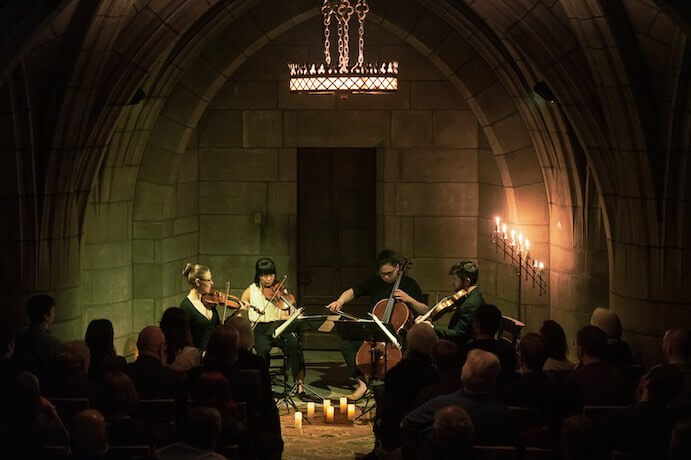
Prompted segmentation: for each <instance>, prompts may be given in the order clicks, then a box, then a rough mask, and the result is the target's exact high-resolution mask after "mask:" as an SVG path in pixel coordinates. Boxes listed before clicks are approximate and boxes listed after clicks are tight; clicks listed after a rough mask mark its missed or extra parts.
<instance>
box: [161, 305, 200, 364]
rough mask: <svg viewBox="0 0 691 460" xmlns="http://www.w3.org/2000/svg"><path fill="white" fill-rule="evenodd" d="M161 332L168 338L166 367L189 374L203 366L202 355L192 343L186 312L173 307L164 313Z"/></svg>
mask: <svg viewBox="0 0 691 460" xmlns="http://www.w3.org/2000/svg"><path fill="white" fill-rule="evenodd" d="M161 330H162V331H163V334H164V335H165V337H166V361H165V364H166V366H168V367H170V368H171V369H173V370H175V371H181V372H187V371H188V370H190V369H192V368H194V367H198V366H200V365H201V361H202V355H201V353H200V352H199V350H198V349H197V348H196V347H195V346H194V345H193V343H192V333H191V332H190V321H189V318H188V316H187V313H185V310H183V309H182V308H178V307H171V308H168V309H167V310H166V311H164V312H163V316H162V317H161Z"/></svg>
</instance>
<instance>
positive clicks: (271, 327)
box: [254, 321, 354, 379]
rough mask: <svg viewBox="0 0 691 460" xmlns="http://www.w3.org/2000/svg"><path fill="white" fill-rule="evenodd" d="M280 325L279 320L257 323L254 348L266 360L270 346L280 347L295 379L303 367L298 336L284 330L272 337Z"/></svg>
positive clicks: (303, 362)
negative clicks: (277, 335) (276, 336)
mask: <svg viewBox="0 0 691 460" xmlns="http://www.w3.org/2000/svg"><path fill="white" fill-rule="evenodd" d="M280 325H281V322H280V321H273V322H271V323H257V325H256V326H255V328H254V350H255V351H256V352H257V356H261V357H262V358H264V359H266V361H267V362H268V361H269V353H270V351H271V347H278V348H280V349H281V350H282V351H283V354H284V355H285V356H286V359H287V361H288V367H290V370H291V371H292V375H293V379H297V375H298V374H299V373H300V371H302V370H304V369H305V357H304V356H303V354H302V349H301V348H300V343H299V341H298V337H297V335H296V334H295V333H294V332H284V333H283V334H281V336H280V337H278V338H277V339H274V338H273V337H272V335H273V333H274V331H275V330H276V328H277V327H278V326H280ZM353 359H354V358H353Z"/></svg>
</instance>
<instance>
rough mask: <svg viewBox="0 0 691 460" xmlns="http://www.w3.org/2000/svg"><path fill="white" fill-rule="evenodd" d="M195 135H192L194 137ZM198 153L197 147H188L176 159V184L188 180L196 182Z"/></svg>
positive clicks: (197, 178)
mask: <svg viewBox="0 0 691 460" xmlns="http://www.w3.org/2000/svg"><path fill="white" fill-rule="evenodd" d="M196 137H197V136H196V131H195V135H193V136H192V138H193V139H196ZM198 163H199V155H198V153H197V148H196V147H194V148H189V149H187V151H186V152H185V154H184V155H181V156H180V158H179V160H178V170H177V182H178V184H185V183H188V182H197V181H198V180H199V164H198Z"/></svg>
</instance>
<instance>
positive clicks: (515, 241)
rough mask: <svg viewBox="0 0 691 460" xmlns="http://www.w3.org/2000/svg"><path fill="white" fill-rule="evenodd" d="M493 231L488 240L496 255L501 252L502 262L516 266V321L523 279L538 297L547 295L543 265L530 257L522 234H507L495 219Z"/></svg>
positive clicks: (519, 310) (528, 247) (519, 307)
mask: <svg viewBox="0 0 691 460" xmlns="http://www.w3.org/2000/svg"><path fill="white" fill-rule="evenodd" d="M494 220H495V224H496V225H495V227H494V231H493V232H492V233H491V235H490V240H491V241H492V244H494V247H495V250H496V252H497V253H498V252H499V251H501V252H502V255H503V257H504V260H507V259H508V260H509V262H510V263H511V265H513V264H516V265H517V266H518V273H517V275H518V319H519V320H520V319H521V290H522V282H523V277H524V276H525V282H526V283H527V282H532V286H533V288H535V287H537V289H538V293H539V295H544V294H546V293H547V281H546V280H545V279H543V277H542V272H543V270H544V269H545V264H544V262H542V261H539V260H537V259H535V258H533V257H531V256H530V241H529V240H528V239H527V238H526V239H525V240H524V239H523V233H521V232H520V231H519V232H518V233H516V230H513V229H512V230H510V231H509V232H508V233H507V227H506V224H505V223H504V224H502V223H501V219H500V218H499V217H496V218H495V219H494Z"/></svg>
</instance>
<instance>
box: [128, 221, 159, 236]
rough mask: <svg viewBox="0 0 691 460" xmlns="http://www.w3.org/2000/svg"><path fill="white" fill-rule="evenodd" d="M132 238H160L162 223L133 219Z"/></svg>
mask: <svg viewBox="0 0 691 460" xmlns="http://www.w3.org/2000/svg"><path fill="white" fill-rule="evenodd" d="M133 228H134V231H133V236H134V238H160V237H161V230H162V228H163V224H162V223H161V222H149V221H134V222H133Z"/></svg>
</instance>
